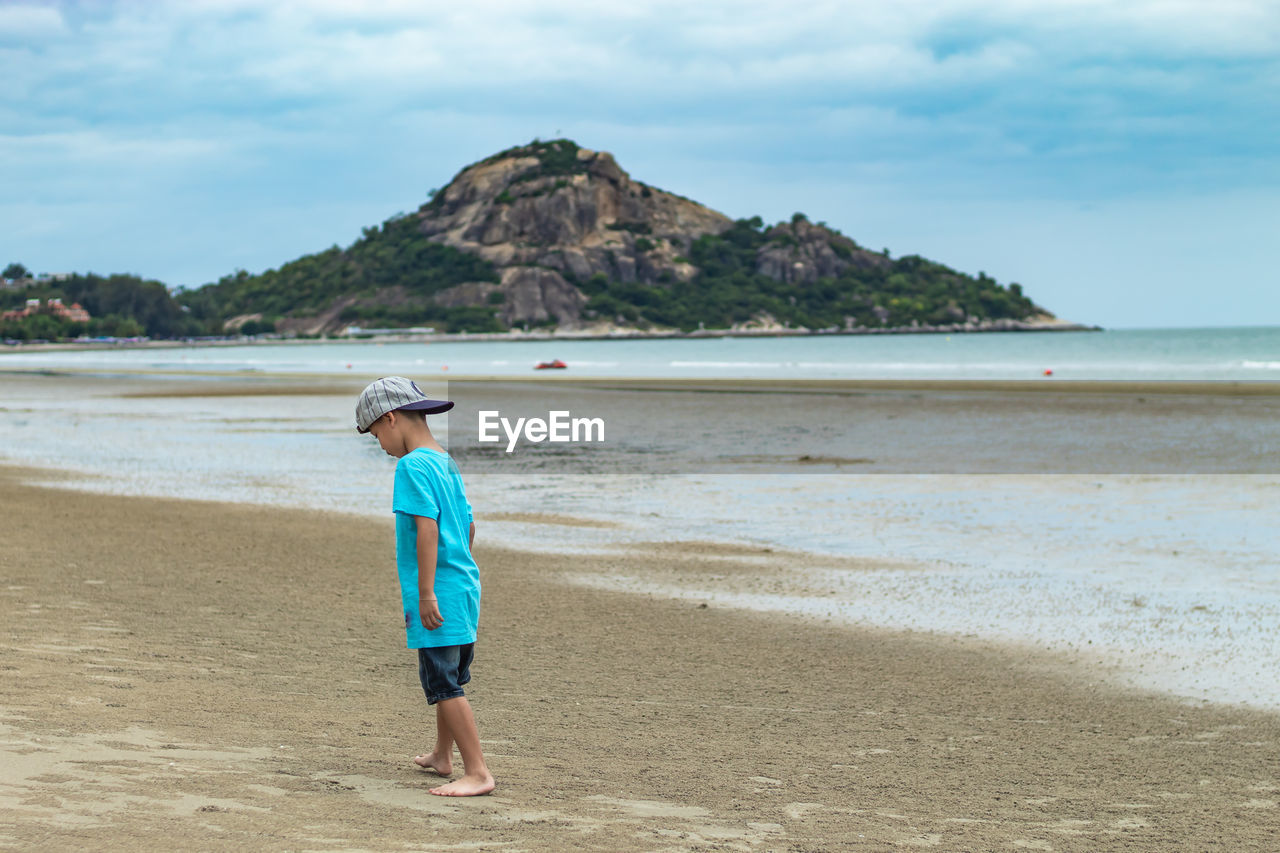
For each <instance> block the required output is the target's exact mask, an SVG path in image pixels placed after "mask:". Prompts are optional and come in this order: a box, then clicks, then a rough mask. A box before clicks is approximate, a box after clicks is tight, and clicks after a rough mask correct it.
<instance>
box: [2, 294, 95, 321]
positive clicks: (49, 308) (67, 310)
mask: <svg viewBox="0 0 1280 853" xmlns="http://www.w3.org/2000/svg"><path fill="white" fill-rule="evenodd" d="M41 313H43V314H52V315H53V316H55V317H60V318H62V319H63V320H70V321H71V322H72V323H87V322H89V320H90V317H89V312H88V311H86V310H84V308H83V307H81V305H80V303H79V302H72V303H71V304H70V305H63V304H62V300H61V299H58V298H55V299H50V300H49V301H48V302H46V303H45V305H44V307H43V308H41V307H40V300H39V299H28V300H27V304H26V307H23V308H18V309H16V310H14V311H5V312H4V314H0V320H22V319H24V318H26V317H30V316H31V315H32V314H41Z"/></svg>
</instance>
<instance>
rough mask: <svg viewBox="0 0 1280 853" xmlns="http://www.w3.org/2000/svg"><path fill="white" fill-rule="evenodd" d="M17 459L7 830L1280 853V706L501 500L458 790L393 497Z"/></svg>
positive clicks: (280, 842) (597, 845)
mask: <svg viewBox="0 0 1280 853" xmlns="http://www.w3.org/2000/svg"><path fill="white" fill-rule="evenodd" d="M0 471H3V473H0V519H3V521H2V522H0V524H2V525H3V531H4V547H3V550H0V613H3V624H4V626H5V643H4V645H3V647H2V648H0V673H2V680H0V683H2V684H3V694H2V696H0V846H6V847H10V848H14V849H24V850H25V849H83V848H92V849H115V848H128V849H131V850H142V851H146V850H165V851H168V850H172V849H175V848H179V847H180V848H187V849H207V850H223V849H226V850H232V849H261V850H299V849H308V850H353V849H361V850H390V849H436V850H446V849H501V850H697V849H719V850H788V851H825V850H846V849H849V850H857V849H866V850H891V849H917V848H935V849H941V850H997V849H1031V850H1081V851H1084V850H1088V851H1094V850H1121V849H1127V850H1181V849H1186V850H1209V849H1221V850H1231V851H1246V850H1274V849H1275V838H1276V835H1275V833H1276V827H1277V825H1278V823H1280V811H1277V803H1278V802H1280V718H1278V717H1277V716H1275V715H1272V714H1267V713H1262V712H1254V711H1246V710H1238V709H1231V708H1223V707H1214V706H1195V707H1193V706H1189V705H1185V704H1180V703H1177V702H1174V701H1172V700H1169V699H1165V698H1161V697H1157V696H1152V695H1146V694H1140V693H1127V692H1121V691H1118V690H1114V689H1110V688H1105V687H1102V686H1098V685H1092V684H1089V683H1088V682H1086V681H1082V680H1080V679H1079V678H1075V677H1072V676H1070V675H1068V674H1066V672H1065V671H1063V670H1062V669H1061V668H1059V667H1058V666H1057V665H1056V662H1055V661H1054V660H1052V659H1051V658H1048V657H1045V656H1041V655H1037V654H1035V653H1033V652H1029V651H1016V650H1010V649H1002V648H997V647H991V646H986V645H982V644H978V643H970V642H967V641H963V640H957V639H950V638H948V639H942V638H937V637H932V636H924V635H918V634H916V635H912V634H899V633H891V632H874V631H867V630H854V629H848V628H837V627H832V626H825V625H823V624H821V623H817V622H813V621H808V622H806V621H799V620H791V619H787V618H784V617H779V616H776V615H775V616H765V615H759V614H748V613H740V612H735V611H730V610H722V609H719V608H715V607H711V608H704V607H700V606H698V605H697V604H694V603H691V602H687V601H686V602H680V601H672V600H667V599H663V598H657V597H646V596H641V595H629V594H625V593H616V592H607V591H603V590H599V589H592V588H586V587H583V586H581V585H574V584H572V583H570V582H569V580H570V579H571V578H574V577H580V576H583V575H590V574H612V573H618V574H627V575H636V576H643V575H644V574H645V573H646V572H656V573H665V574H670V573H673V572H681V571H690V572H692V571H698V570H700V569H702V570H705V569H706V568H707V566H708V565H709V563H708V561H714V566H715V571H716V572H717V573H719V574H722V575H724V576H725V577H726V578H729V579H730V580H731V579H732V578H733V576H734V572H735V567H739V568H741V569H742V570H743V571H744V573H747V574H751V575H758V574H759V571H760V568H759V567H760V562H761V561H779V562H778V566H779V570H783V569H785V568H786V566H785V561H787V560H790V559H794V557H793V556H792V555H782V554H777V553H769V552H761V553H759V554H749V553H746V552H743V551H742V550H741V549H736V550H735V549H729V550H725V549H720V548H716V547H713V546H690V547H689V548H687V549H678V548H673V547H664V548H660V549H653V551H652V552H651V553H648V554H625V553H624V554H619V555H618V556H616V557H615V556H609V557H601V556H568V557H566V556H555V555H546V554H530V553H520V552H515V551H506V550H498V549H493V548H487V547H485V546H484V545H483V543H484V523H485V520H486V519H485V517H484V515H483V513H481V514H480V517H479V519H478V528H479V537H478V543H477V556H478V559H479V562H480V565H481V567H482V573H483V578H484V583H485V593H484V596H485V597H484V606H483V614H482V623H481V643H480V645H479V647H478V659H477V664H476V666H475V668H474V670H473V672H474V676H475V681H474V682H473V684H472V685H471V686H470V688H469V695H470V696H471V699H472V702H473V704H474V706H475V708H476V712H477V716H478V719H479V723H480V729H481V734H482V737H483V738H484V744H485V748H486V750H487V752H488V755H489V758H490V763H491V765H492V768H493V770H494V772H495V774H496V775H497V777H498V781H499V788H498V790H497V791H496V792H495V795H494V796H491V797H486V798H480V799H475V800H469V801H444V800H441V799H439V798H435V797H431V796H429V795H427V794H426V788H428V787H429V786H431V785H432V784H436V783H437V780H435V779H434V777H430V776H427V775H424V774H422V773H420V772H419V771H416V770H415V769H414V767H413V765H412V764H411V762H410V756H412V755H413V754H415V753H416V752H418V751H421V750H423V749H424V748H426V747H427V746H428V745H429V743H430V732H431V724H430V719H431V717H430V714H429V711H428V709H427V707H426V705H425V702H424V701H423V699H422V697H421V692H420V688H419V687H418V685H417V673H416V669H415V662H414V659H413V657H412V654H411V653H410V652H408V651H407V650H405V649H404V648H403V631H402V628H401V625H400V616H399V609H398V594H397V591H396V588H395V578H394V571H393V570H392V568H391V560H392V550H393V549H392V529H391V524H390V520H389V519H387V520H385V521H380V520H370V519H365V518H356V517H347V516H341V515H333V514H324V513H319V512H312V511H301V510H285V509H268V508H263V507H254V506H238V505H226V504H211V503H201V502H194V501H173V500H158V499H149V498H134V497H107V496H98V495H88V494H81V493H77V492H70V491H62V490H56V489H49V488H35V487H29V486H25V485H22V484H21V473H22V472H21V471H19V470H18V469H0ZM41 474H42V476H44V477H47V476H48V475H47V472H41ZM547 521H548V522H550V523H559V522H560V521H562V520H561V519H554V518H552V519H547ZM739 561H740V562H739ZM748 570H749V571H748Z"/></svg>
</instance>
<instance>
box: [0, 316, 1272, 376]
mask: <svg viewBox="0 0 1280 853" xmlns="http://www.w3.org/2000/svg"><path fill="white" fill-rule="evenodd" d="M554 359H560V360H562V361H564V362H566V363H567V364H568V365H570V367H569V369H570V370H571V372H572V373H571V375H573V376H575V377H584V378H585V377H599V378H616V377H641V378H672V379H682V378H693V379H714V378H733V379H742V378H758V379H1033V378H1039V377H1043V376H1045V375H1046V371H1049V372H1050V373H1049V375H1050V376H1053V377H1057V378H1059V379H1104V380H1105V379H1111V380H1121V379H1127V380H1147V379H1158V380H1165V379H1182V380H1217V379H1232V380H1259V379H1261V380H1266V379H1280V327H1277V326H1257V327H1236V328H1207V329H1121V330H1108V331H1101V332H1000V333H992V332H985V333H963V334H960V333H957V334H942V333H927V334H925V333H922V334H867V335H803V336H788V337H720V338H676V339H663V338H657V339H655V338H640V339H615V340H599V339H588V340H581V339H579V340H575V339H572V338H555V339H542V340H511V341H505V340H504V341H487V340H485V341H456V340H450V341H440V342H435V341H431V340H430V339H426V340H420V341H414V342H394V341H359V340H352V341H326V342H324V343H308V342H305V341H303V342H292V343H288V344H283V343H282V344H271V343H269V342H263V343H256V344H252V345H247V344H246V345H239V346H236V345H231V346H206V347H174V348H149V347H118V348H108V349H89V350H70V351H26V350H22V349H17V350H16V351H13V352H8V353H0V369H3V368H5V367H12V368H16V367H37V368H69V369H77V370H106V371H155V372H163V371H178V372H183V373H200V374H204V373H228V372H230V373H242V374H243V373H254V372H267V373H323V374H341V373H346V372H351V373H352V374H357V375H366V374H369V373H376V372H379V371H382V372H399V373H407V374H414V373H417V374H428V375H442V374H444V373H449V374H450V375H455V376H457V375H462V376H527V375H528V374H529V371H530V370H531V369H532V367H533V366H534V365H535V364H537V363H539V362H543V361H552V360H554Z"/></svg>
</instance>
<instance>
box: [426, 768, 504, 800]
mask: <svg viewBox="0 0 1280 853" xmlns="http://www.w3.org/2000/svg"><path fill="white" fill-rule="evenodd" d="M496 785H497V783H496V782H494V781H493V777H492V776H490V775H489V774H488V773H486V774H484V775H483V776H463V777H462V778H461V779H458V780H457V781H455V782H450V783H449V784H448V785H441V786H440V787H439V788H432V789H431V793H433V794H435V795H436V796H438V797H478V796H480V795H481V794H487V793H489V792H490V791H492V790H493V789H494V787H496Z"/></svg>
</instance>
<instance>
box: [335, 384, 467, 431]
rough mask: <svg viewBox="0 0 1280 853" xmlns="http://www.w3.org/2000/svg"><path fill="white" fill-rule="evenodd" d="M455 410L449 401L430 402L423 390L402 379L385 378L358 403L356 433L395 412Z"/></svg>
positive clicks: (371, 386)
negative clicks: (402, 410)
mask: <svg viewBox="0 0 1280 853" xmlns="http://www.w3.org/2000/svg"><path fill="white" fill-rule="evenodd" d="M452 408H453V403H452V402H450V401H449V400H429V399H427V395H426V394H423V393H422V389H420V388H419V387H418V384H417V383H416V382H414V381H413V380H411V379H405V378H404V377H403V376H384V377H383V378H381V379H379V380H377V381H375V382H370V383H369V386H368V387H367V388H365V389H364V390H363V391H361V392H360V399H358V400H356V432H358V433H361V434H364V433H366V432H368V431H369V427H370V426H371V425H372V424H373V422H374V421H376V420H377V419H378V418H380V417H382V416H383V415H385V414H386V413H387V412H394V411H395V410H396V409H412V410H413V411H420V412H426V413H427V414H429V415H438V414H440V413H441V412H447V411H449V410H450V409H452Z"/></svg>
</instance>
